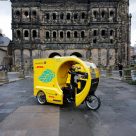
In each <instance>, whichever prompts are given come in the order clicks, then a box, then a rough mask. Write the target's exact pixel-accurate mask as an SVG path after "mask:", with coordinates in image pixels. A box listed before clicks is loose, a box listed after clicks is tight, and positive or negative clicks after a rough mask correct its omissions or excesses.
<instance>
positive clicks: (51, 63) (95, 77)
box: [33, 56, 101, 110]
mask: <svg viewBox="0 0 136 136" xmlns="http://www.w3.org/2000/svg"><path fill="white" fill-rule="evenodd" d="M33 67H34V96H36V98H37V101H38V103H40V104H42V105H43V104H46V103H53V104H60V105H62V104H64V103H65V102H68V103H74V104H75V105H76V106H79V105H80V104H82V103H84V102H85V103H86V105H87V107H88V108H89V109H91V110H97V109H98V108H99V107H100V104H101V102H100V99H99V98H98V97H97V96H96V95H95V91H96V89H97V86H98V83H99V77H100V74H99V70H98V68H97V67H96V65H95V64H94V63H90V62H85V61H82V60H81V59H79V58H77V57H74V56H67V57H56V58H47V59H35V60H34V62H33Z"/></svg>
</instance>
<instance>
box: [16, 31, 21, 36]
mask: <svg viewBox="0 0 136 136" xmlns="http://www.w3.org/2000/svg"><path fill="white" fill-rule="evenodd" d="M16 34H17V38H21V31H20V30H17V31H16Z"/></svg>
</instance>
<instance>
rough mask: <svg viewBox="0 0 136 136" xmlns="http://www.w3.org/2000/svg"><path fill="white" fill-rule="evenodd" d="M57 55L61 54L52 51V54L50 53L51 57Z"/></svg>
mask: <svg viewBox="0 0 136 136" xmlns="http://www.w3.org/2000/svg"><path fill="white" fill-rule="evenodd" d="M55 56H61V55H60V54H59V53H57V52H53V53H51V54H50V55H49V58H53V57H55Z"/></svg>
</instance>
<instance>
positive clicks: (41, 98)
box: [37, 91, 47, 105]
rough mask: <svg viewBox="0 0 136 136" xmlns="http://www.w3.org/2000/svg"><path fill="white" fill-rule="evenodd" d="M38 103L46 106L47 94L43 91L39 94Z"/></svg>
mask: <svg viewBox="0 0 136 136" xmlns="http://www.w3.org/2000/svg"><path fill="white" fill-rule="evenodd" d="M37 101H38V103H39V104H41V105H44V104H46V102H47V101H46V96H45V93H44V92H43V91H39V92H38V94H37Z"/></svg>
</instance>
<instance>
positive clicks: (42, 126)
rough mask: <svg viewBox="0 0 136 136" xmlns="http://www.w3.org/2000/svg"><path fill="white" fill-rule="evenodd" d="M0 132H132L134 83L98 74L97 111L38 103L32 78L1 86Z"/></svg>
mask: <svg viewBox="0 0 136 136" xmlns="http://www.w3.org/2000/svg"><path fill="white" fill-rule="evenodd" d="M0 93H1V95H0V136H75V135H78V136H128V135H129V136H135V134H136V86H132V85H129V84H127V83H124V82H122V81H120V80H113V79H107V78H101V80H100V84H99V87H98V90H97V92H96V94H97V96H99V97H100V99H101V102H102V105H101V107H100V109H99V110H98V111H96V112H93V111H90V110H88V109H87V107H86V105H85V104H82V105H81V106H79V107H74V106H72V105H63V106H59V105H53V104H47V105H43V106H41V105H39V104H38V103H37V101H36V98H35V97H33V81H32V79H30V78H28V79H24V80H20V81H17V82H13V83H10V84H5V85H3V86H0Z"/></svg>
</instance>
